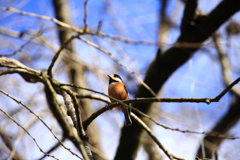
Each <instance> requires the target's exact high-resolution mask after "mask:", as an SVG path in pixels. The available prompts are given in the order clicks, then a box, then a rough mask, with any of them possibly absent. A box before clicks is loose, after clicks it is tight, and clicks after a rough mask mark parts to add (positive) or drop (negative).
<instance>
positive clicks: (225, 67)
mask: <svg viewBox="0 0 240 160" xmlns="http://www.w3.org/2000/svg"><path fill="white" fill-rule="evenodd" d="M212 38H213V40H214V43H215V46H216V49H217V51H218V57H219V61H220V64H221V67H222V73H223V79H224V82H225V84H226V86H229V85H230V84H231V82H232V81H233V80H232V73H231V66H230V63H229V59H228V57H227V54H226V53H225V51H224V49H223V47H222V46H221V40H220V36H219V35H218V34H217V33H215V34H213V36H212ZM231 91H232V92H234V93H235V94H236V95H238V96H240V87H238V86H235V87H234V88H231Z"/></svg>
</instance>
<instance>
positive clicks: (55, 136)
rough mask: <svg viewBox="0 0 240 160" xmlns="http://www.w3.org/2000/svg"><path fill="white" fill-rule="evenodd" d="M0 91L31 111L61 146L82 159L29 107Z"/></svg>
mask: <svg viewBox="0 0 240 160" xmlns="http://www.w3.org/2000/svg"><path fill="white" fill-rule="evenodd" d="M0 92H2V93H3V94H5V95H6V96H8V97H9V98H11V99H12V100H14V101H15V102H17V103H19V104H21V105H22V106H23V107H24V108H26V109H27V110H28V111H29V112H30V113H32V114H33V115H34V116H36V117H37V118H38V119H39V120H40V121H41V122H42V123H43V125H44V126H46V128H47V129H48V130H49V131H50V132H51V133H52V135H53V136H54V138H55V139H56V140H57V141H58V142H59V143H60V144H61V146H63V147H64V148H65V149H66V150H68V151H69V152H70V153H72V154H73V155H75V156H77V157H78V158H80V159H82V158H81V157H79V156H78V155H77V154H75V153H74V152H72V151H71V149H70V148H67V147H66V146H65V145H64V144H63V143H62V142H61V140H60V139H58V137H57V135H56V134H55V133H54V132H53V130H52V129H51V128H50V127H49V126H48V125H47V124H46V123H45V122H44V121H43V120H42V118H41V117H40V116H39V115H37V114H36V113H35V112H33V111H32V110H31V109H30V108H28V107H27V106H26V105H25V104H23V103H22V102H21V101H19V100H17V99H16V98H14V97H13V96H11V95H9V94H8V93H6V92H5V91H3V90H1V89H0Z"/></svg>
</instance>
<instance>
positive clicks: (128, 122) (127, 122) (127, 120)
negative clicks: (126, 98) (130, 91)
mask: <svg viewBox="0 0 240 160" xmlns="http://www.w3.org/2000/svg"><path fill="white" fill-rule="evenodd" d="M123 113H124V116H125V125H126V126H131V125H132V120H131V118H130V114H131V108H130V107H126V109H124V111H123Z"/></svg>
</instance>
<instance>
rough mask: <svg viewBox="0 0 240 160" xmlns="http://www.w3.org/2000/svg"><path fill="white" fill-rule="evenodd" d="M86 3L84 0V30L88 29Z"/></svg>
mask: <svg viewBox="0 0 240 160" xmlns="http://www.w3.org/2000/svg"><path fill="white" fill-rule="evenodd" d="M87 3H88V0H85V1H84V18H83V23H84V30H85V31H87V30H88V24H87V16H88V14H87V13H88V11H87Z"/></svg>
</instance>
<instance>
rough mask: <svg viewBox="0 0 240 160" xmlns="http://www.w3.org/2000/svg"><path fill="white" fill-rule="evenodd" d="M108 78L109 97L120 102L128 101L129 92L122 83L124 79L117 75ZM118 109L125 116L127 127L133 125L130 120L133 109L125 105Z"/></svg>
mask: <svg viewBox="0 0 240 160" xmlns="http://www.w3.org/2000/svg"><path fill="white" fill-rule="evenodd" d="M107 76H108V77H109V86H108V95H109V96H111V97H113V98H116V99H118V100H128V99H129V95H128V91H127V88H126V86H125V84H124V83H123V81H122V78H121V77H120V76H119V75H117V74H112V75H107ZM110 101H111V102H112V103H114V102H116V101H115V100H113V99H111V98H110ZM118 108H119V109H120V110H121V111H122V112H123V114H124V117H125V125H126V126H131V125H132V120H131V118H130V113H131V108H130V107H127V106H124V105H120V106H119V107H118Z"/></svg>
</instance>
